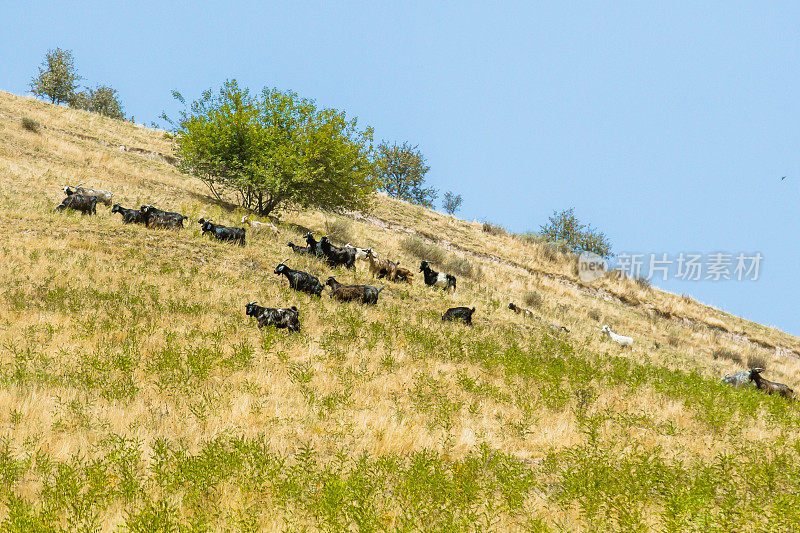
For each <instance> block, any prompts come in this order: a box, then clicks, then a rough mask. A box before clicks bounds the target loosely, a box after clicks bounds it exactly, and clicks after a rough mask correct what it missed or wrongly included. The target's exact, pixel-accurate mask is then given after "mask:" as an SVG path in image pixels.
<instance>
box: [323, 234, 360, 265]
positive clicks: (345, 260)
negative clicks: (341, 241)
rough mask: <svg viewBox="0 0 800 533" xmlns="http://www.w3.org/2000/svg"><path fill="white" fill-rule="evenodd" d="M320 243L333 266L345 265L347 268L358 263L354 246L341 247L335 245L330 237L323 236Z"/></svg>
mask: <svg viewBox="0 0 800 533" xmlns="http://www.w3.org/2000/svg"><path fill="white" fill-rule="evenodd" d="M319 245H320V246H321V247H322V253H323V254H325V257H326V258H327V259H328V264H329V265H330V266H332V267H336V266H339V265H344V266H345V267H346V268H353V267H354V266H355V264H356V251H355V249H354V248H340V247H338V246H334V245H332V244H331V243H330V241H329V240H328V237H327V236H325V237H322V238H321V239H320V240H319Z"/></svg>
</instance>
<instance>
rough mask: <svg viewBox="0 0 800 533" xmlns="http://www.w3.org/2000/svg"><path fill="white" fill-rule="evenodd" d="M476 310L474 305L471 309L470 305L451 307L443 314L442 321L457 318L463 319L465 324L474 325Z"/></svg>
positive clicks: (451, 320)
mask: <svg viewBox="0 0 800 533" xmlns="http://www.w3.org/2000/svg"><path fill="white" fill-rule="evenodd" d="M474 312H475V308H474V307H473V308H472V309H470V308H469V307H451V308H450V309H448V310H447V311H445V312H444V314H443V315H442V322H444V321H445V320H447V321H450V322H453V321H455V320H461V321H463V322H464V324H466V325H468V326H471V325H472V313H474Z"/></svg>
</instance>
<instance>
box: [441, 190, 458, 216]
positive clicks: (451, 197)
mask: <svg viewBox="0 0 800 533" xmlns="http://www.w3.org/2000/svg"><path fill="white" fill-rule="evenodd" d="M462 201H463V198H461V195H460V194H457V195H456V194H453V192H452V191H447V192H446V193H444V199H443V200H442V207H443V208H444V210H445V211H447V214H448V215H454V214H455V213H456V211H458V210H459V209H461V202H462Z"/></svg>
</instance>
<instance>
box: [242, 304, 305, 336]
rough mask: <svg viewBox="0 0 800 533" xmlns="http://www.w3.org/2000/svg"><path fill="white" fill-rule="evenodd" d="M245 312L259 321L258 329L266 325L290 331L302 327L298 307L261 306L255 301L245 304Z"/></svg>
mask: <svg viewBox="0 0 800 533" xmlns="http://www.w3.org/2000/svg"><path fill="white" fill-rule="evenodd" d="M245 314H246V315H247V316H252V317H254V318H255V319H256V321H258V329H261V328H263V327H264V326H270V325H272V326H275V327H276V328H278V329H281V328H286V329H288V330H289V331H298V330H299V329H300V319H299V318H300V312H299V311H298V310H297V307H295V306H292V307H289V308H286V307H277V308H275V307H261V306H260V305H256V303H255V302H250V303H249V304H247V305H246V306H245Z"/></svg>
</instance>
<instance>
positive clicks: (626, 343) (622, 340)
mask: <svg viewBox="0 0 800 533" xmlns="http://www.w3.org/2000/svg"><path fill="white" fill-rule="evenodd" d="M600 331H602V332H603V334H604V335H605V336H606V337H608V338H609V339H611V340H612V341H614V342H616V343H617V344H619V345H620V346H622V347H623V348H626V347H628V348H630V347H631V346H633V338H632V337H626V336H624V335H618V334H617V333H614V332H613V331H611V328H610V327H608V326H607V325H606V326H603V327H602V328H601V329H600Z"/></svg>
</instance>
